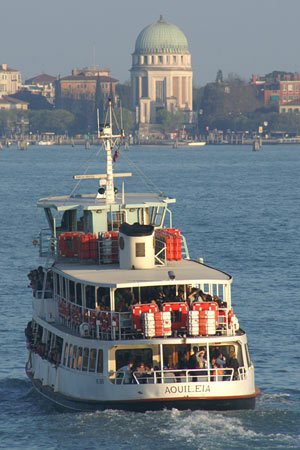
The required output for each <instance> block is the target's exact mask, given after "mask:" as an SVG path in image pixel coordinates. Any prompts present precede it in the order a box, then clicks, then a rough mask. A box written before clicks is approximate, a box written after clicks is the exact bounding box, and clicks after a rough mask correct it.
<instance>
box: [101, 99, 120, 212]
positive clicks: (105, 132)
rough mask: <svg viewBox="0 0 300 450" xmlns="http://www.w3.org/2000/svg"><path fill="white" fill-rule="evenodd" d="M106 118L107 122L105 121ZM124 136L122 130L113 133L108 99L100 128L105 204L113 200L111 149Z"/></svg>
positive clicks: (110, 104)
mask: <svg viewBox="0 0 300 450" xmlns="http://www.w3.org/2000/svg"><path fill="white" fill-rule="evenodd" d="M107 119H108V122H107ZM122 137H124V132H123V130H121V133H120V134H115V135H114V134H113V123H112V102H111V99H109V100H108V110H107V114H106V123H105V124H104V126H103V129H101V130H100V139H103V140H104V148H105V150H106V192H105V193H106V204H108V205H109V204H112V203H114V202H115V187H114V175H113V165H112V151H113V149H114V147H115V146H117V144H118V141H119V139H120V138H122Z"/></svg>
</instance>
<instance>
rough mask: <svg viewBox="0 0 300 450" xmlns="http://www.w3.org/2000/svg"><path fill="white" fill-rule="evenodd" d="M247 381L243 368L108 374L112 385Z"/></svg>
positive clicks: (117, 372) (120, 371) (119, 371)
mask: <svg viewBox="0 0 300 450" xmlns="http://www.w3.org/2000/svg"><path fill="white" fill-rule="evenodd" d="M246 379H247V371H246V369H245V367H239V369H238V371H237V373H236V374H235V373H234V370H233V369H232V368H225V367H224V368H223V369H221V368H218V369H215V368H207V369H176V370H175V369H164V370H145V371H144V372H139V371H133V372H132V373H131V374H130V375H128V374H127V373H125V372H123V371H122V370H118V371H116V372H113V373H111V374H110V381H111V382H112V383H113V384H127V385H128V384H168V383H191V382H195V383H196V382H198V383H204V382H205V383H207V382H226V381H242V380H246Z"/></svg>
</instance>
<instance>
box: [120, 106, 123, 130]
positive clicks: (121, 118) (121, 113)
mask: <svg viewBox="0 0 300 450" xmlns="http://www.w3.org/2000/svg"><path fill="white" fill-rule="evenodd" d="M120 122H121V123H120V125H121V130H123V108H122V100H120Z"/></svg>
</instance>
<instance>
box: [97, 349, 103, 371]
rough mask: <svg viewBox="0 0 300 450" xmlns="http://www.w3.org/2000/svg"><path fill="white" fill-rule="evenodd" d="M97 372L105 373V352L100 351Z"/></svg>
mask: <svg viewBox="0 0 300 450" xmlns="http://www.w3.org/2000/svg"><path fill="white" fill-rule="evenodd" d="M97 372H98V373H103V350H98V361H97Z"/></svg>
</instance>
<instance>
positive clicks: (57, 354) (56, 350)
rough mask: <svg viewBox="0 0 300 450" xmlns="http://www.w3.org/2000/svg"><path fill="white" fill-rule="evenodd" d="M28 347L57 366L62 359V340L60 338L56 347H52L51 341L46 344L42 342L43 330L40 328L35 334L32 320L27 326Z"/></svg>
mask: <svg viewBox="0 0 300 450" xmlns="http://www.w3.org/2000/svg"><path fill="white" fill-rule="evenodd" d="M25 336H26V342H27V348H28V349H29V350H31V351H33V352H34V353H37V354H38V355H39V356H40V357H41V358H42V359H46V360H47V361H49V362H50V363H51V364H54V365H55V367H56V368H57V367H58V366H59V364H60V361H61V352H62V340H58V342H57V344H56V346H55V347H53V348H51V345H50V341H48V342H47V343H46V344H45V343H43V342H42V331H41V330H39V331H38V333H37V335H36V336H35V335H34V333H33V331H32V321H30V322H28V324H27V327H26V328H25Z"/></svg>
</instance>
